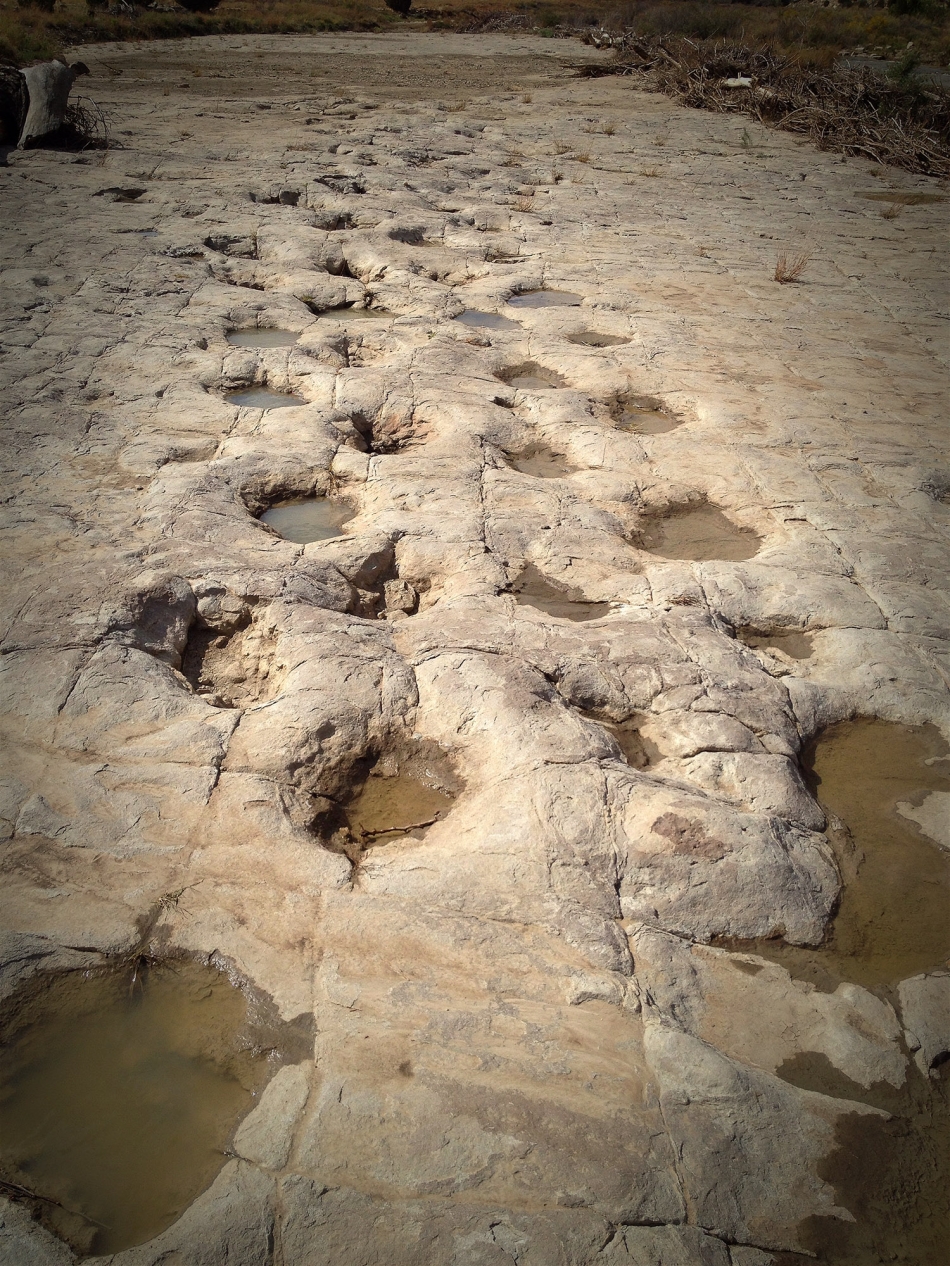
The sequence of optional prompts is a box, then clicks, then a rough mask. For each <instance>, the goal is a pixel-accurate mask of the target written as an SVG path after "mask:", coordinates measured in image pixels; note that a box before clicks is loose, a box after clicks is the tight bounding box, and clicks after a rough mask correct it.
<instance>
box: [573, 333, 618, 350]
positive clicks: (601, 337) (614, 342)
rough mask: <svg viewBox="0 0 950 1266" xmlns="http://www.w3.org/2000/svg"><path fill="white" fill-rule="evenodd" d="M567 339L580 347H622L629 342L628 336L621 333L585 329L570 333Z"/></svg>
mask: <svg viewBox="0 0 950 1266" xmlns="http://www.w3.org/2000/svg"><path fill="white" fill-rule="evenodd" d="M567 341H568V342H569V343H576V344H577V345H578V346H579V347H620V346H621V344H623V343H629V342H630V340H629V339H628V338H623V337H622V336H621V335H619V334H598V333H597V332H596V331H595V330H583V331H582V332H581V333H580V334H568V336H567Z"/></svg>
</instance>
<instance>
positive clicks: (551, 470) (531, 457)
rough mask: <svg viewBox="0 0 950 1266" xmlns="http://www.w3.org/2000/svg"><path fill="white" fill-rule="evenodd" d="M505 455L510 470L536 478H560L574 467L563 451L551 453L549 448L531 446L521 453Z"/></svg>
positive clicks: (569, 472) (572, 470) (570, 472)
mask: <svg viewBox="0 0 950 1266" xmlns="http://www.w3.org/2000/svg"><path fill="white" fill-rule="evenodd" d="M506 456H507V461H508V465H509V466H510V467H511V469H512V470H517V471H520V472H521V474H522V475H534V477H535V478H536V479H562V478H563V477H564V476H565V475H570V474H573V472H574V467H573V466H571V465H570V463H569V462H568V460H567V458H566V457H565V456H564V454H563V453H553V452H552V451H551V450H550V449H549V448H540V447H533V448H529V449H525V451H524V452H523V453H508V454H507V455H506Z"/></svg>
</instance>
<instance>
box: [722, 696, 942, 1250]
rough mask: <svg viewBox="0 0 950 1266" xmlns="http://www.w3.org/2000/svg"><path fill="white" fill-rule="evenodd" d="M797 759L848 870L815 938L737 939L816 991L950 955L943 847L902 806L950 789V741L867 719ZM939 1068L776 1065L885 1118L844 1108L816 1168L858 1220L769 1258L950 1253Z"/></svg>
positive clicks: (822, 1061)
mask: <svg viewBox="0 0 950 1266" xmlns="http://www.w3.org/2000/svg"><path fill="white" fill-rule="evenodd" d="M805 765H806V776H807V777H808V780H809V782H810V784H811V786H812V788H813V790H814V791H815V793H816V794H817V796H818V798H819V799H820V801H821V803H822V804H823V805H824V806H825V808H826V809H828V810H830V812H831V813H833V814H835V815H837V817H839V818H840V819H842V820H843V822H844V823H845V824H846V828H847V829H839V830H829V832H828V837H829V839H830V840H831V843H832V845H833V847H834V850H835V853H836V856H837V860H838V864H839V867H840V869H841V874H842V879H843V881H844V888H843V891H842V896H841V902H840V906H839V909H838V912H837V914H836V916H835V918H834V921H833V924H832V927H831V929H830V933H829V935H828V937H827V938H826V941H825V943H824V944H823V945H822V946H821V947H820V948H818V949H802V948H798V947H795V946H788V945H782V944H781V943H779V942H775V941H772V942H768V941H766V942H762V941H754V942H748V941H747V942H743V943H741V948H743V949H745V950H750V949H751V950H752V951H753V952H754V953H757V954H760V955H762V957H764V958H768V959H771V960H772V961H773V962H776V963H779V964H781V966H783V967H785V968H786V970H787V971H789V972H790V973H791V974H792V975H793V976H795V977H797V978H798V979H801V980H808V981H811V982H812V983H813V984H814V985H815V986H816V987H817V988H819V989H823V990H828V991H830V990H833V989H835V988H837V986H838V985H839V984H840V983H842V982H843V981H850V982H853V983H855V984H859V985H864V986H865V987H866V988H869V989H873V990H875V991H876V992H878V993H883V994H884V995H885V996H888V995H889V994H891V987H892V986H894V985H895V984H896V983H897V982H898V981H900V980H904V979H907V978H908V977H910V976H914V975H917V974H919V973H921V972H925V971H928V970H930V969H932V968H939V967H942V966H944V965H946V964H947V961H948V957H950V917H948V915H950V854H948V853H947V852H946V851H945V850H944V849H941V848H940V847H939V846H938V845H937V844H936V843H934V842H932V841H931V840H929V839H928V838H927V837H926V836H924V835H923V834H922V833H921V832H920V831H918V830H917V828H916V826H915V825H914V823H913V822H910V821H908V820H907V819H906V818H904V817H902V816H901V815H900V814H899V813H898V811H897V805H898V804H906V803H910V804H911V805H915V804H919V802H920V801H921V800H922V799H923V798H924V797H925V796H926V795H927V794H928V793H929V792H931V791H947V790H950V748H948V746H947V744H946V742H944V740H943V739H942V738H941V736H940V734H939V732H938V731H937V730H936V729H935V728H934V727H932V726H920V727H910V726H904V725H896V724H893V723H888V722H884V721H877V720H871V719H862V720H858V721H849V722H845V723H843V724H840V725H835V726H831V727H830V728H829V729H827V730H825V731H824V732H823V733H822V734H821V735H819V737H818V739H817V740H816V741H815V742H814V743H813V744H812V745H811V747H810V748H809V750H808V751H807V752H806V753H805ZM733 944H734V945H735V946H736V948H739V945H737V944H736V943H735V942H733ZM892 1000H893V998H892ZM933 1071H934V1076H932V1077H930V1078H925V1077H924V1076H923V1075H922V1074H921V1073H920V1072H919V1070H918V1069H917V1067H916V1065H915V1064H914V1063H913V1062H911V1063H909V1066H908V1076H907V1080H906V1082H905V1083H904V1085H903V1086H901V1087H899V1088H896V1089H895V1088H894V1087H893V1086H890V1085H889V1084H888V1083H887V1082H881V1083H879V1084H877V1085H875V1086H872V1087H871V1089H870V1090H869V1091H868V1090H865V1089H864V1088H863V1087H862V1086H859V1085H856V1084H855V1083H854V1082H852V1081H850V1079H849V1078H847V1077H845V1076H844V1074H842V1073H840V1072H839V1071H838V1070H837V1069H836V1068H835V1067H834V1066H833V1065H832V1064H831V1063H830V1062H829V1060H828V1059H827V1058H826V1057H825V1056H824V1055H820V1054H817V1053H815V1052H806V1053H803V1054H800V1055H797V1056H796V1057H795V1058H794V1059H791V1060H787V1061H786V1062H785V1064H783V1065H782V1066H781V1067H780V1068H779V1069H778V1076H780V1077H782V1078H783V1079H784V1080H785V1081H788V1082H791V1083H792V1084H793V1085H796V1086H800V1087H802V1088H803V1089H805V1090H812V1091H816V1092H818V1093H819V1094H825V1095H832V1096H834V1097H836V1098H840V1099H846V1100H847V1099H851V1100H857V1101H860V1102H863V1103H868V1104H871V1105H872V1106H874V1107H878V1108H881V1109H883V1110H884V1111H886V1112H888V1113H891V1114H892V1115H891V1116H890V1118H889V1119H886V1120H885V1119H883V1118H881V1117H878V1116H866V1115H858V1114H846V1115H844V1116H842V1117H841V1118H840V1119H839V1121H838V1123H837V1125H836V1127H835V1145H834V1148H833V1149H832V1151H831V1152H829V1154H828V1155H827V1156H826V1157H825V1159H824V1160H823V1161H822V1163H821V1164H820V1166H819V1169H818V1172H819V1175H820V1176H821V1177H822V1178H824V1179H825V1180H826V1181H827V1182H830V1183H831V1184H833V1186H834V1188H835V1194H836V1203H838V1204H839V1205H841V1206H843V1207H844V1208H846V1209H847V1210H848V1211H849V1212H850V1213H851V1214H852V1215H853V1217H854V1219H855V1220H854V1221H853V1222H848V1221H842V1220H839V1219H836V1218H827V1217H813V1218H809V1219H807V1220H806V1222H805V1223H804V1224H802V1226H800V1227H799V1236H800V1241H801V1243H802V1245H803V1247H804V1248H805V1249H806V1250H807V1252H808V1254H809V1255H808V1256H807V1257H806V1256H804V1255H802V1254H799V1253H784V1254H779V1255H778V1256H777V1257H776V1266H805V1263H806V1262H814V1261H818V1262H820V1263H823V1264H824V1266H868V1264H869V1263H891V1264H892V1266H944V1263H946V1262H947V1261H950V1203H948V1192H950V1076H948V1074H950V1062H944V1063H943V1064H942V1065H940V1066H939V1067H937V1068H936V1069H934V1070H933Z"/></svg>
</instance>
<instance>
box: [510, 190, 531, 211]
mask: <svg viewBox="0 0 950 1266" xmlns="http://www.w3.org/2000/svg"><path fill="white" fill-rule="evenodd" d="M511 207H512V209H513V210H515V211H533V210H534V199H533V198H531V197H529V196H528V195H527V194H522V195H521V196H520V197H518V198H513V199H512V201H511Z"/></svg>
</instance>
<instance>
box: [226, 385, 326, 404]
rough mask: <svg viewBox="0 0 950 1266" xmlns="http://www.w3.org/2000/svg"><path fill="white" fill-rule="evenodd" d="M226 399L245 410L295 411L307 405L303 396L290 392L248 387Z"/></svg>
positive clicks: (231, 393)
mask: <svg viewBox="0 0 950 1266" xmlns="http://www.w3.org/2000/svg"><path fill="white" fill-rule="evenodd" d="M225 399H226V400H227V401H229V402H230V403H231V404H239V405H240V406H241V407H242V408H244V409H293V408H296V407H297V406H298V405H301V404H306V403H307V402H306V400H304V398H303V396H295V395H293V394H291V392H289V391H271V390H270V388H269V387H248V388H244V389H242V390H241V391H231V392H228V394H227V395H226V396H225Z"/></svg>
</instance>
